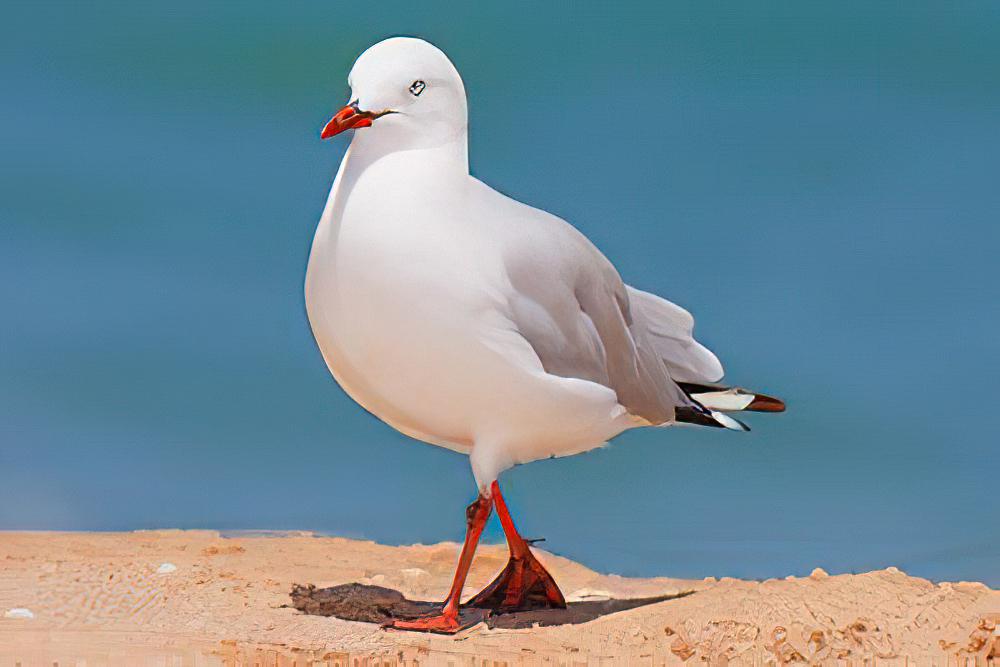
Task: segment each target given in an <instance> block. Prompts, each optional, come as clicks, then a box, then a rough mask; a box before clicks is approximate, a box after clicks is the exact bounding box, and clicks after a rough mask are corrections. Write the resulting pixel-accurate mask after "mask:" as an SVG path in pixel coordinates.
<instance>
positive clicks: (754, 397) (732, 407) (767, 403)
mask: <svg viewBox="0 0 1000 667" xmlns="http://www.w3.org/2000/svg"><path fill="white" fill-rule="evenodd" d="M677 385H678V386H679V387H680V388H681V389H682V390H683V391H684V393H685V394H687V395H688V396H689V397H691V398H692V399H694V400H695V401H697V402H698V403H700V404H701V405H704V406H705V407H706V408H709V409H710V410H720V411H724V412H741V411H748V412H784V411H785V403H784V401H782V400H781V399H780V398H774V397H773V396H767V395H766V394H758V393H756V392H751V391H748V390H746V389H741V388H740V387H725V386H723V385H714V384H697V383H694V382H678V383H677Z"/></svg>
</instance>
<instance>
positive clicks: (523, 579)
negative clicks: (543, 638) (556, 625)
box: [466, 481, 566, 612]
mask: <svg viewBox="0 0 1000 667" xmlns="http://www.w3.org/2000/svg"><path fill="white" fill-rule="evenodd" d="M491 490H492V495H493V502H494V504H496V506H497V516H498V517H500V525H502V526H503V532H504V535H505V536H506V538H507V547H508V548H509V549H510V560H509V561H507V566H506V567H505V568H504V569H503V571H501V572H500V574H499V575H497V578H496V579H494V580H493V582H492V583H491V584H490V585H488V586H487V587H486V588H484V589H483V590H482V591H480V592H479V593H477V594H476V595H475V597H473V598H472V599H471V600H469V601H468V602H467V603H466V606H468V607H479V608H484V609H493V610H495V611H500V612H512V611H527V610H530V609H565V608H566V600H565V598H563V594H562V592H561V591H560V590H559V587H558V586H557V585H556V582H555V580H553V579H552V575H551V574H549V572H548V570H546V569H545V568H544V567H543V566H542V564H541V563H539V562H538V559H537V558H535V555H534V554H533V553H531V549H530V548H528V541H527V540H525V539H524V538H523V537H521V534H520V533H519V532H517V528H516V527H515V526H514V519H513V518H511V516H510V511H509V510H508V509H507V503H506V501H504V499H503V495H501V493H500V485H499V484H498V483H497V482H495V481H494V482H493V484H492V486H491Z"/></svg>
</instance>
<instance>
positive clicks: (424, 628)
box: [386, 614, 462, 635]
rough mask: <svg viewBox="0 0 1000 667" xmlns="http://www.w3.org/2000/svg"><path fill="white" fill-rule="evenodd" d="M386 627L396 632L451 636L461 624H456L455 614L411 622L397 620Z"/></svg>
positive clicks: (426, 617) (456, 617) (427, 617)
mask: <svg viewBox="0 0 1000 667" xmlns="http://www.w3.org/2000/svg"><path fill="white" fill-rule="evenodd" d="M386 627H389V628H395V629H397V630H412V631H414V632H437V633H440V634H443V635H453V634H455V633H456V632H458V631H459V630H461V629H462V624H461V623H459V622H458V616H457V615H456V614H437V615H436V616H425V617H423V618H415V619H413V620H411V621H404V620H401V619H397V620H394V621H393V622H392V623H390V624H389V625H387V626H386Z"/></svg>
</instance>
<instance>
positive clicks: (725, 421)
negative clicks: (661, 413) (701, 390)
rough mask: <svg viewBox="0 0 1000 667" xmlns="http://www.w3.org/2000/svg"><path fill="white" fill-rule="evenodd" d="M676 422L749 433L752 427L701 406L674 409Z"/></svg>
mask: <svg viewBox="0 0 1000 667" xmlns="http://www.w3.org/2000/svg"><path fill="white" fill-rule="evenodd" d="M674 421H677V422H679V423H681V424H695V425H696V426H711V427H713V428H728V429H730V430H732V431H749V430H750V427H749V426H747V425H746V424H744V423H743V422H741V421H740V420H738V419H733V418H732V417H730V416H729V415H726V414H723V413H721V412H717V411H716V410H709V409H707V408H703V407H701V406H700V405H698V406H694V405H685V406H682V407H679V408H674Z"/></svg>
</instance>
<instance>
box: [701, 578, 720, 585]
mask: <svg viewBox="0 0 1000 667" xmlns="http://www.w3.org/2000/svg"><path fill="white" fill-rule="evenodd" d="M702 581H704V582H705V583H706V584H714V583H715V582H717V581H718V579H716V578H715V577H705V578H704V579H702Z"/></svg>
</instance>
